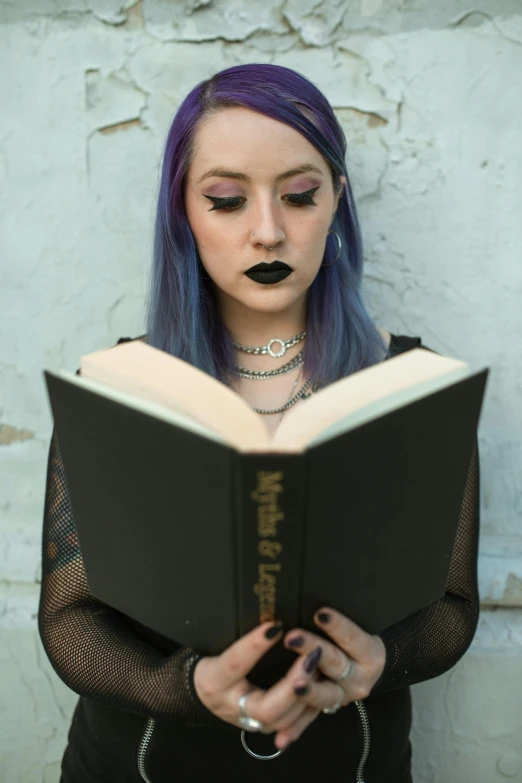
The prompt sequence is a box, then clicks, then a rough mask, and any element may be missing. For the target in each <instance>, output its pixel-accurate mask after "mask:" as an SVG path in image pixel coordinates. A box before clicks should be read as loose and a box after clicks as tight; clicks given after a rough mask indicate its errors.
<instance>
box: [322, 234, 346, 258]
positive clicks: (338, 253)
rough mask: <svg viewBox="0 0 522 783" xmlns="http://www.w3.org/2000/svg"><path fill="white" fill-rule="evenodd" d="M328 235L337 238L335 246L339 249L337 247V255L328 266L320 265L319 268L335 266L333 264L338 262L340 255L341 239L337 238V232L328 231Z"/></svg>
mask: <svg viewBox="0 0 522 783" xmlns="http://www.w3.org/2000/svg"><path fill="white" fill-rule="evenodd" d="M328 234H334V235H335V237H336V238H337V244H338V245H339V247H338V250H337V255H336V256H335V258H334V260H333V261H332V262H331V263H329V264H321V266H333V265H334V264H335V262H336V261H338V260H339V256H340V255H341V249H342V242H341V237H340V236H339V234H338V233H337V231H329V232H328Z"/></svg>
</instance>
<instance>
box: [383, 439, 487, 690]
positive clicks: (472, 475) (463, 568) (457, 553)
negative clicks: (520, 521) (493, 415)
mask: <svg viewBox="0 0 522 783" xmlns="http://www.w3.org/2000/svg"><path fill="white" fill-rule="evenodd" d="M479 508H480V479H479V456H478V446H477V445H475V450H474V452H473V456H472V460H471V463H470V468H469V472H468V479H467V484H466V490H465V495H464V500H463V503H462V509H461V513H460V520H459V525H458V531H457V536H456V539H455V545H454V548H453V554H452V558H451V565H450V571H449V576H448V582H447V585H446V592H445V594H444V596H443V597H442V598H440V599H439V600H438V601H435V602H434V603H432V604H430V605H429V606H428V607H426V608H425V609H421V610H420V611H418V612H416V613H415V614H413V615H411V616H410V617H407V618H406V619H405V620H402V621H401V622H399V623H396V624H395V625H392V626H391V627H390V628H387V629H386V630H385V631H383V632H382V633H381V634H379V635H380V637H381V639H382V640H383V642H384V646H385V647H386V665H385V669H384V671H383V673H382V675H381V678H380V679H379V680H378V682H377V683H376V685H375V686H374V688H373V689H372V695H373V694H377V693H384V692H385V691H390V690H393V689H395V688H401V687H403V686H406V685H413V684H414V683H417V682H422V681H424V680H429V679H431V678H432V677H438V676H439V675H440V674H443V673H444V672H445V671H448V669H451V667H452V666H454V665H455V664H456V663H457V661H458V660H459V659H460V658H461V657H462V656H463V655H464V653H465V652H466V650H467V649H468V647H469V645H470V644H471V642H472V639H473V637H474V635H475V631H476V628H477V623H478V616H479V595H478V585H477V557H478V537H479Z"/></svg>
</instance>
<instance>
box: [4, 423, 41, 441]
mask: <svg viewBox="0 0 522 783" xmlns="http://www.w3.org/2000/svg"><path fill="white" fill-rule="evenodd" d="M33 438H34V432H32V430H25V429H21V430H20V429H17V428H16V427H11V425H10V424H0V446H10V445H11V444H12V443H17V442H18V441H21V440H32V439H33Z"/></svg>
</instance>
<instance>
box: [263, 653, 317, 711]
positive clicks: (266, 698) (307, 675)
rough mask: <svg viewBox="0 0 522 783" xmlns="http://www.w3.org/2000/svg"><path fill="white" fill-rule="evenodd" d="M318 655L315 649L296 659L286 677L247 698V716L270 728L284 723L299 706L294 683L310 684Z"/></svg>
mask: <svg viewBox="0 0 522 783" xmlns="http://www.w3.org/2000/svg"><path fill="white" fill-rule="evenodd" d="M320 654H321V648H320V647H316V648H315V650H312V652H311V653H310V655H308V656H306V657H305V658H303V657H299V658H297V659H296V660H295V661H294V663H293V664H292V666H291V667H290V669H289V670H288V672H287V673H286V675H285V676H284V677H283V678H282V679H281V680H279V682H277V683H276V684H275V685H273V686H272V687H271V688H269V689H268V690H267V691H256V692H254V693H252V694H251V695H250V696H249V697H248V714H249V715H251V717H253V718H254V717H255V718H256V719H257V720H260V721H261V722H262V723H264V724H267V725H271V726H274V725H276V726H279V725H280V723H281V724H282V722H286V720H287V713H288V711H289V710H290V709H291V708H292V707H294V706H295V705H297V706H299V704H300V701H301V699H300V696H301V694H300V693H298V692H296V690H295V686H296V683H300V684H301V685H305V686H306V685H308V684H309V683H311V682H312V678H313V677H314V674H315V672H316V671H317V667H318V664H319V661H320ZM300 711H302V709H301V710H300ZM298 712H299V711H298Z"/></svg>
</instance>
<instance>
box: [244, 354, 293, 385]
mask: <svg viewBox="0 0 522 783" xmlns="http://www.w3.org/2000/svg"><path fill="white" fill-rule="evenodd" d="M303 364H304V351H302V350H301V351H299V353H298V354H297V355H296V356H294V358H293V359H290V361H289V362H287V363H286V364H283V365H282V366H281V367H278V368H277V370H250V369H248V367H237V366H236V367H234V371H233V372H234V375H238V376H239V377H240V378H246V379H247V380H249V381H264V380H266V379H267V378H276V377H277V376H278V375H286V373H288V372H292V370H295V369H296V368H297V367H302V366H303Z"/></svg>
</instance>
